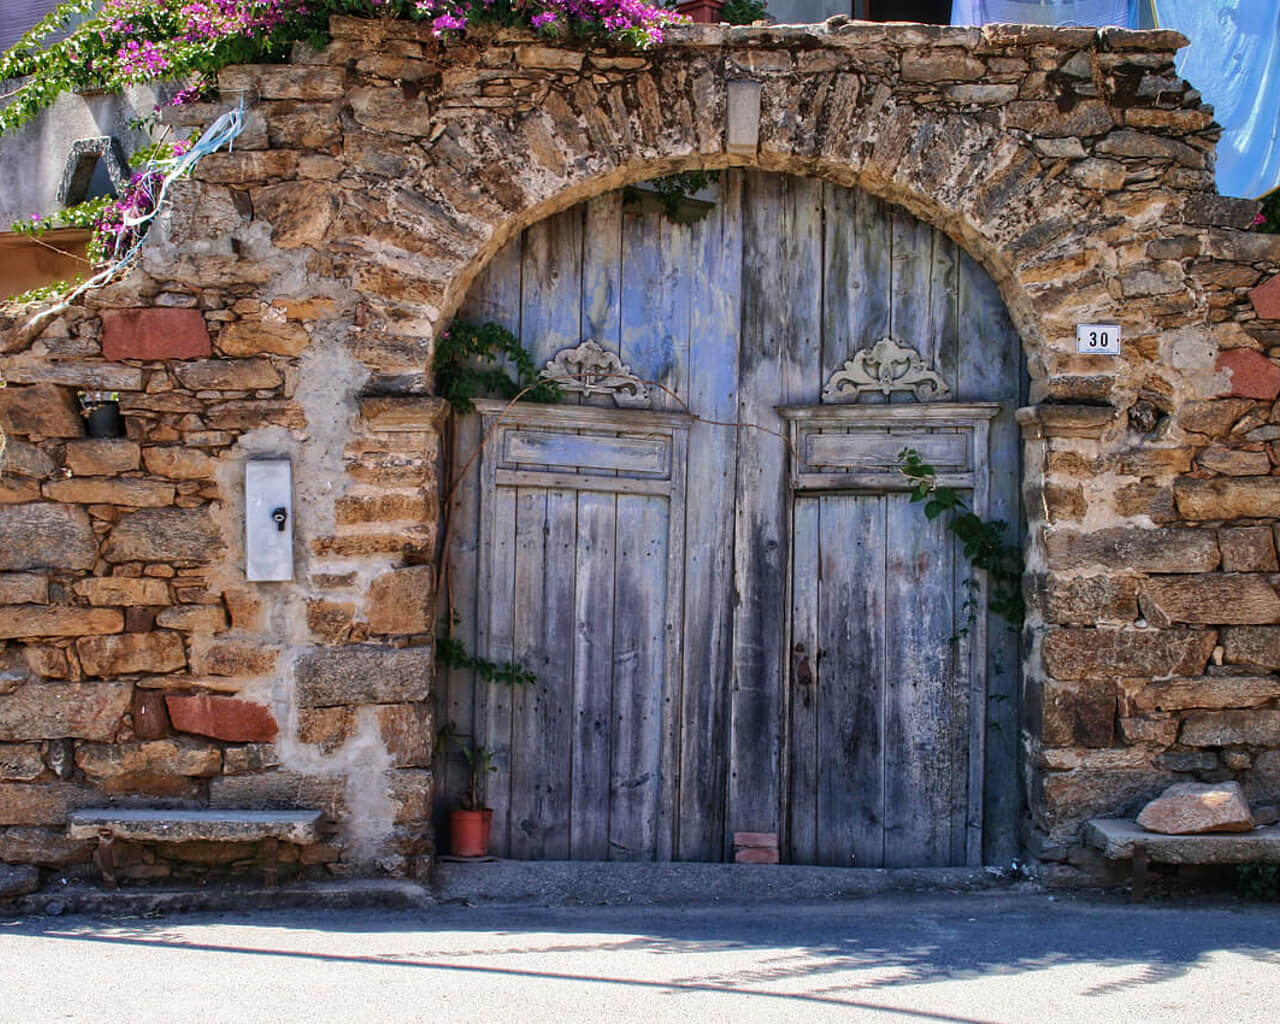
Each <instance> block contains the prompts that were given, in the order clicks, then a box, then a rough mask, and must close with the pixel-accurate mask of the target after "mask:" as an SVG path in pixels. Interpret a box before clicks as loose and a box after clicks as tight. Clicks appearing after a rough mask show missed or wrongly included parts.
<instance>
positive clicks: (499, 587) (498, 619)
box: [474, 487, 516, 857]
mask: <svg viewBox="0 0 1280 1024" xmlns="http://www.w3.org/2000/svg"><path fill="white" fill-rule="evenodd" d="M490 497H491V499H492V500H489V499H490ZM485 499H486V500H485V501H484V505H483V508H482V514H483V515H484V516H486V517H488V518H489V522H487V523H484V524H483V525H482V530H484V531H485V534H486V536H487V537H489V538H491V539H490V541H489V552H488V555H489V558H488V560H487V563H488V565H489V566H490V568H489V571H488V576H487V586H488V594H487V595H486V601H485V603H486V605H487V606H488V615H487V616H486V617H485V618H484V619H483V620H482V622H481V624H480V635H479V636H478V637H477V640H478V641H479V643H480V644H481V645H482V646H481V647H480V650H482V651H483V652H484V654H483V656H484V657H487V658H489V659H491V660H492V661H496V662H498V663H499V664H501V663H502V662H505V661H510V660H511V659H512V658H513V657H514V654H515V651H514V648H513V646H512V639H513V630H514V621H515V600H516V595H515V588H514V581H515V574H516V573H515V570H516V538H515V527H516V514H515V512H516V492H515V490H514V489H512V488H508V487H498V488H491V489H490V490H489V492H488V493H487V494H486V495H485ZM476 685H477V688H478V690H479V693H478V696H477V701H476V704H477V706H476V728H475V733H474V736H475V740H476V742H477V743H478V744H479V745H480V746H481V747H483V748H484V749H485V750H487V751H489V752H490V753H491V754H492V755H493V758H494V764H495V766H496V767H497V768H498V771H497V772H496V773H494V774H491V775H489V776H488V777H487V778H486V780H485V782H484V783H482V785H484V786H485V788H486V789H487V790H488V806H489V807H491V808H492V809H493V820H494V827H493V835H492V836H491V839H490V851H491V852H492V853H493V854H494V855H495V856H498V857H505V856H507V851H508V845H507V829H506V824H505V823H506V819H507V815H508V810H509V807H510V796H511V770H510V769H511V687H509V686H505V685H503V684H501V683H487V682H484V681H483V680H478V681H477V683H476Z"/></svg>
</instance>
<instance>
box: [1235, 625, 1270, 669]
mask: <svg viewBox="0 0 1280 1024" xmlns="http://www.w3.org/2000/svg"><path fill="white" fill-rule="evenodd" d="M1222 651H1223V658H1224V660H1225V661H1226V662H1227V664H1228V665H1257V666H1259V667H1261V668H1268V669H1273V670H1280V626H1228V627H1227V628H1226V629H1224V630H1223V631H1222Z"/></svg>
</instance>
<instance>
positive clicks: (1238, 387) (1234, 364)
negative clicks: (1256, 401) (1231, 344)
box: [1216, 348, 1280, 402]
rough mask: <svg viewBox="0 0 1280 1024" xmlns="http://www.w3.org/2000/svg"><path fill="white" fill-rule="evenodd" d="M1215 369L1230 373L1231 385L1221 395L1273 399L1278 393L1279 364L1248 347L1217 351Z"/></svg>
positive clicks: (1279, 389)
mask: <svg viewBox="0 0 1280 1024" xmlns="http://www.w3.org/2000/svg"><path fill="white" fill-rule="evenodd" d="M1216 369H1218V370H1219V371H1222V370H1228V371H1230V373H1231V387H1230V388H1229V389H1228V390H1226V391H1224V392H1222V394H1223V395H1239V396H1240V397H1242V398H1263V399H1266V400H1267V401H1268V402H1271V401H1274V400H1275V398H1276V396H1277V395H1280V366H1276V364H1275V363H1273V362H1272V361H1271V360H1270V359H1268V358H1267V357H1266V356H1264V355H1262V354H1261V353H1260V352H1255V351H1253V349H1248V348H1232V349H1228V350H1227V351H1225V352H1220V353H1218V362H1217V364H1216Z"/></svg>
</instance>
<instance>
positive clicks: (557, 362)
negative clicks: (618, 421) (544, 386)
mask: <svg viewBox="0 0 1280 1024" xmlns="http://www.w3.org/2000/svg"><path fill="white" fill-rule="evenodd" d="M542 376H544V377H548V378H550V379H552V380H554V381H555V382H556V383H557V384H559V385H560V387H561V389H562V390H564V391H577V392H580V393H582V394H584V395H610V396H612V398H613V400H614V402H616V403H617V404H618V405H619V406H621V407H622V408H624V409H636V408H645V407H647V406H648V405H649V388H648V386H647V385H645V383H644V382H643V381H641V380H638V379H637V378H636V377H635V376H634V375H633V374H632V372H631V367H630V366H626V365H624V364H623V362H622V360H621V359H619V358H618V357H617V355H616V354H615V353H613V352H606V351H605V350H604V349H602V348H601V347H600V346H599V345H597V344H596V343H595V342H594V341H592V340H591V339H590V338H588V339H587V340H586V341H584V342H582V344H580V345H578V346H577V347H576V348H566V349H561V350H560V351H559V352H557V353H556V355H555V358H554V359H551V360H550V361H549V362H548V363H547V365H546V366H545V367H543V370H542Z"/></svg>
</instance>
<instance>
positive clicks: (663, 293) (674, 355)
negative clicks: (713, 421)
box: [619, 212, 693, 409]
mask: <svg viewBox="0 0 1280 1024" xmlns="http://www.w3.org/2000/svg"><path fill="white" fill-rule="evenodd" d="M690 245H691V235H690V228H689V227H687V226H683V225H679V224H672V223H671V222H670V221H669V220H667V218H666V217H664V216H663V215H662V214H661V213H657V212H651V213H631V214H625V215H624V217H623V226H622V304H621V321H622V343H621V348H620V350H619V356H620V357H621V359H622V361H623V363H625V364H626V365H628V366H630V367H631V372H632V373H634V374H635V375H636V376H637V377H639V378H640V379H642V380H646V381H654V382H656V383H658V384H660V385H662V387H664V388H667V389H669V390H670V391H672V392H675V393H676V395H678V396H679V397H680V398H681V399H683V398H684V396H685V394H686V393H687V391H688V382H687V379H686V377H687V366H686V358H685V357H684V354H685V351H686V350H687V348H688V345H689V336H688V330H689V307H690V292H691V288H692V284H693V281H692V276H691V275H690V272H689V271H690V268H691V265H692V262H693V261H692V260H691V258H690V252H691V249H690ZM653 392H654V393H653V408H655V409H682V408H683V406H682V405H681V404H680V402H679V401H677V400H676V399H673V398H672V397H671V395H669V394H666V393H664V392H663V391H662V390H660V389H658V388H655V389H653Z"/></svg>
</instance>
